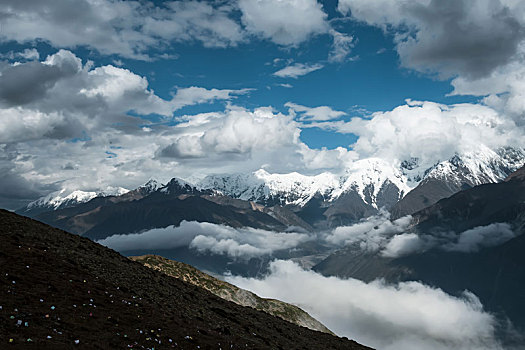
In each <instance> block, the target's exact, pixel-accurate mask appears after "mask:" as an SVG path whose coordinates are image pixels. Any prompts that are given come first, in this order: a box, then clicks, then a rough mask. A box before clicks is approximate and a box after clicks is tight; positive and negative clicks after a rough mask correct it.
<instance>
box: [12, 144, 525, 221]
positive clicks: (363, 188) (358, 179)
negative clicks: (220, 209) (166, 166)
mask: <svg viewBox="0 0 525 350" xmlns="http://www.w3.org/2000/svg"><path fill="white" fill-rule="evenodd" d="M524 163H525V151H524V150H523V149H515V148H509V147H507V148H501V149H498V150H496V151H493V150H490V149H488V148H486V147H483V146H480V148H479V150H477V151H476V152H472V153H464V154H461V155H460V154H456V155H454V156H453V157H451V158H450V159H448V160H445V161H441V162H437V163H436V164H434V165H432V166H427V165H425V164H421V162H420V160H419V159H416V158H412V159H408V160H405V161H402V162H398V163H397V164H396V163H393V162H388V161H386V160H383V159H379V158H367V159H362V160H358V161H355V162H353V163H352V164H351V165H350V166H349V167H347V168H346V169H345V170H344V172H342V173H340V174H334V173H330V172H324V173H321V174H318V175H313V176H308V175H302V174H299V173H297V172H293V173H288V174H271V173H269V172H267V171H266V170H263V169H260V170H257V171H255V172H253V173H248V174H233V175H212V176H207V177H205V178H204V179H202V180H200V181H199V182H197V183H196V184H195V185H194V184H191V183H189V182H186V181H184V180H182V179H179V178H173V179H172V180H171V181H170V182H168V183H167V184H165V185H162V184H160V183H159V182H157V181H155V180H150V181H148V182H147V183H146V184H144V185H142V186H140V187H138V188H137V189H135V190H133V191H129V192H128V191H127V190H125V189H122V188H115V189H108V190H107V191H104V192H84V191H73V192H69V193H68V192H66V191H65V190H63V191H60V192H57V193H53V194H50V195H48V196H46V197H44V198H41V199H39V200H37V201H35V202H33V203H31V204H30V205H29V206H28V207H26V208H25V209H24V210H21V211H19V212H21V213H23V214H24V213H25V214H26V215H29V214H28V213H29V212H38V213H39V212H42V211H49V210H56V209H62V208H66V207H70V206H75V205H78V204H79V203H84V202H88V201H90V200H91V199H93V198H95V197H104V196H115V195H117V196H118V197H111V201H112V202H116V201H132V200H139V199H141V198H144V197H146V196H149V195H155V196H158V195H163V196H166V195H167V196H168V197H173V196H179V195H198V196H201V195H202V196H211V197H213V196H216V197H220V196H221V195H223V196H229V197H232V198H234V199H240V200H244V201H251V202H256V203H257V204H259V205H263V206H266V207H272V206H275V205H280V206H283V207H286V208H287V209H288V210H291V211H293V212H294V213H295V215H297V216H298V217H299V218H300V219H301V220H304V221H305V222H307V223H308V224H309V225H312V226H317V227H318V228H322V227H326V226H339V225H346V224H350V223H353V222H355V221H358V220H360V219H362V218H365V217H368V216H370V215H374V214H377V213H378V212H379V211H380V210H381V209H386V210H389V211H390V212H391V213H392V215H393V217H400V216H403V215H407V214H412V213H414V212H416V211H418V210H420V209H423V208H425V207H427V206H429V205H431V204H433V203H436V202H437V201H438V200H440V199H442V198H446V197H449V196H451V195H452V194H454V193H456V192H459V191H461V190H463V189H466V188H470V187H473V186H476V185H480V184H484V183H494V182H500V181H502V180H503V179H504V178H505V177H506V176H507V175H508V174H510V173H511V172H512V171H514V170H516V169H518V168H519V167H521V166H522V165H523V164H524ZM124 193H125V194H124ZM122 194H124V195H122ZM159 200H163V199H162V198H161V197H159Z"/></svg>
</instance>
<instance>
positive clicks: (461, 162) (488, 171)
mask: <svg viewBox="0 0 525 350" xmlns="http://www.w3.org/2000/svg"><path fill="white" fill-rule="evenodd" d="M524 156H525V153H524V151H523V150H521V149H513V148H508V147H507V148H501V149H499V150H497V152H496V153H494V155H493V156H492V157H490V156H489V157H487V154H484V153H483V152H480V153H479V154H477V155H476V156H475V157H468V156H467V157H460V156H454V157H452V158H451V159H449V160H447V161H445V162H442V163H439V164H437V165H436V166H434V167H433V168H430V169H428V170H427V171H426V173H425V177H424V179H423V180H422V181H421V182H420V183H419V184H418V185H417V186H416V188H414V189H413V190H412V191H410V192H409V193H408V194H407V195H406V196H405V197H404V198H402V199H401V200H400V201H398V202H397V203H395V205H393V206H392V207H391V209H390V212H391V214H392V218H393V219H397V218H400V217H402V216H405V215H411V214H413V213H416V212H418V211H419V210H422V209H424V208H426V207H429V206H431V205H433V204H435V203H437V202H438V201H439V200H441V199H443V198H447V197H450V196H452V195H453V194H455V193H458V192H460V191H463V190H466V189H469V188H472V187H475V186H477V185H481V184H489V183H497V182H501V181H502V180H503V179H505V178H506V177H507V176H508V175H509V174H511V173H512V172H514V171H516V170H517V169H518V168H520V167H521V166H523V159H524V158H523V157H524Z"/></svg>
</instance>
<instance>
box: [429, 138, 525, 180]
mask: <svg viewBox="0 0 525 350" xmlns="http://www.w3.org/2000/svg"><path fill="white" fill-rule="evenodd" d="M524 164H525V150H523V149H520V148H508V147H507V148H500V149H497V150H496V151H493V150H491V149H489V148H487V147H485V146H483V145H480V148H479V149H478V150H476V151H475V152H469V153H464V154H461V155H459V154H456V155H455V156H453V157H452V158H450V159H449V160H446V161H443V162H440V163H438V164H436V165H435V166H434V167H432V168H430V169H429V170H428V171H427V172H426V176H425V178H437V179H443V180H447V181H452V182H454V183H457V184H460V183H461V182H465V181H467V182H469V183H470V184H471V185H472V186H476V185H481V184H484V183H494V182H499V181H502V180H504V179H505V178H506V177H507V176H508V175H509V174H510V173H511V172H513V171H515V170H517V169H519V168H520V167H522V166H523V165H524Z"/></svg>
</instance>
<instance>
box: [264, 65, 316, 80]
mask: <svg viewBox="0 0 525 350" xmlns="http://www.w3.org/2000/svg"><path fill="white" fill-rule="evenodd" d="M323 67H324V66H323V65H322V64H320V63H315V64H305V63H294V64H292V65H289V66H286V67H284V68H282V69H279V70H278V71H276V72H275V73H273V75H275V76H276V77H279V78H293V79H297V78H299V77H300V76H303V75H306V74H308V73H311V72H315V71H316V70H319V69H321V68H323Z"/></svg>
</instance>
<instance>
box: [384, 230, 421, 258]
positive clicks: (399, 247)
mask: <svg viewBox="0 0 525 350" xmlns="http://www.w3.org/2000/svg"><path fill="white" fill-rule="evenodd" d="M424 247H425V243H424V242H423V241H422V240H421V239H420V238H419V236H418V235H416V234H415V233H404V234H401V235H395V236H394V237H392V238H391V239H390V241H389V242H388V243H387V244H386V245H385V248H384V249H383V250H382V251H381V255H382V256H384V257H387V258H398V257H401V256H404V255H410V254H413V253H416V252H418V251H420V250H422V249H423V248H424Z"/></svg>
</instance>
